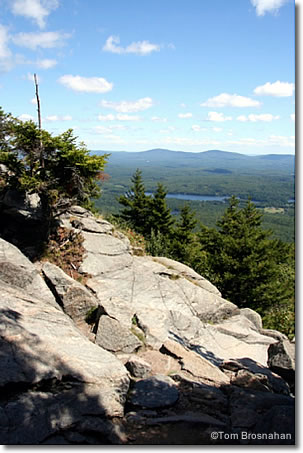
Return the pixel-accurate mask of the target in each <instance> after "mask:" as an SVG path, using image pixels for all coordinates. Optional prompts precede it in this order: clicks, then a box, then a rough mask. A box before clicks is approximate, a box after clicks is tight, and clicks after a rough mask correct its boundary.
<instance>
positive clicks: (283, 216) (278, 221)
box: [94, 149, 295, 242]
mask: <svg viewBox="0 0 303 453" xmlns="http://www.w3.org/2000/svg"><path fill="white" fill-rule="evenodd" d="M105 152H107V151H100V152H96V151H94V153H100V154H104V153H105ZM137 168H140V170H142V177H143V180H144V184H145V187H146V191H147V192H148V193H153V192H154V191H155V190H156V187H157V183H162V184H163V185H164V186H165V188H166V190H167V192H168V195H167V204H168V206H169V207H170V209H171V210H172V212H173V213H174V214H176V215H178V212H179V211H180V210H181V209H182V206H184V204H185V203H187V204H189V205H190V207H191V208H192V209H194V210H195V211H196V217H197V219H198V220H199V222H201V223H203V224H204V225H206V226H210V227H214V226H215V223H216V221H217V220H218V219H219V218H220V217H221V216H222V214H223V212H224V210H225V209H226V206H227V204H226V202H224V199H228V198H229V197H230V196H232V195H235V196H236V197H238V198H239V199H240V200H241V202H242V203H244V202H245V200H247V199H249V198H250V199H252V200H253V201H254V202H255V204H256V206H257V207H258V208H259V209H261V210H262V211H263V214H264V216H263V225H264V228H266V229H271V230H273V234H274V237H277V238H279V239H282V240H283V241H286V242H293V241H294V229H295V206H294V202H293V200H294V199H295V193H294V188H295V157H294V156H293V155H278V154H272V155H263V156H247V155H243V154H239V153H231V152H224V151H218V150H213V151H205V152H201V153H190V152H188V153H187V152H178V151H169V150H159V149H156V150H150V151H145V152H112V153H111V155H110V157H109V160H108V163H107V165H106V169H105V171H106V177H105V178H104V179H105V181H104V182H103V183H102V196H101V198H100V199H99V200H97V201H96V203H95V204H96V207H97V208H98V209H99V210H101V211H102V212H104V213H105V214H107V215H110V214H115V213H118V212H119V210H120V205H119V203H118V201H117V198H118V197H119V196H120V195H122V194H124V193H125V192H126V191H127V190H129V187H130V179H131V177H132V175H133V174H134V172H135V170H136V169H137ZM206 200H207V201H206Z"/></svg>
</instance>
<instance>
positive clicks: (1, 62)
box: [0, 24, 13, 71]
mask: <svg viewBox="0 0 303 453" xmlns="http://www.w3.org/2000/svg"><path fill="white" fill-rule="evenodd" d="M8 41H9V35H8V30H7V27H5V26H4V25H1V24H0V71H8V70H9V69H11V67H12V65H13V62H12V53H11V51H10V49H9V47H8Z"/></svg>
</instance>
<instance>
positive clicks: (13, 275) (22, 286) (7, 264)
mask: <svg viewBox="0 0 303 453" xmlns="http://www.w3.org/2000/svg"><path fill="white" fill-rule="evenodd" d="M0 282H2V283H3V284H6V285H8V286H9V287H11V288H16V289H17V290H21V291H22V292H23V293H24V294H27V295H28V296H33V297H37V298H43V300H44V301H46V302H48V303H49V304H51V305H52V306H54V307H56V308H57V309H59V310H60V307H59V305H58V304H57V302H56V299H55V297H54V296H53V294H52V293H51V291H50V290H49V288H48V286H47V285H46V283H45V281H44V280H43V278H42V277H41V275H40V274H39V272H38V271H37V269H36V268H35V266H34V265H33V264H32V263H31V262H30V260H29V259H27V258H26V257H25V256H24V255H23V253H21V252H20V250H19V249H18V248H17V247H15V246H14V245H13V244H10V243H9V242H7V241H5V240H4V239H1V238H0Z"/></svg>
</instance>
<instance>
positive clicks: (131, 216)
mask: <svg viewBox="0 0 303 453" xmlns="http://www.w3.org/2000/svg"><path fill="white" fill-rule="evenodd" d="M131 182H132V186H131V188H130V190H129V191H128V192H126V194H125V195H121V196H120V197H119V199H118V201H119V203H120V204H122V205H123V206H125V209H123V210H122V212H121V214H120V217H121V218H122V220H124V221H125V222H127V223H128V224H129V225H130V226H131V227H132V228H134V229H135V230H136V231H137V232H138V233H141V234H143V235H144V234H147V233H149V231H150V229H149V226H148V218H149V215H150V207H151V197H150V196H148V195H146V194H145V186H144V182H143V180H142V172H141V170H139V169H137V170H136V172H135V173H134V175H133V176H132V178H131Z"/></svg>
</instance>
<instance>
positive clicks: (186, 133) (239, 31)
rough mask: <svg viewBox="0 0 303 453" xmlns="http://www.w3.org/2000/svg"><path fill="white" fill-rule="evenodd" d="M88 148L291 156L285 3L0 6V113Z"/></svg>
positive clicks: (95, 1) (288, 3)
mask: <svg viewBox="0 0 303 453" xmlns="http://www.w3.org/2000/svg"><path fill="white" fill-rule="evenodd" d="M34 73H36V74H37V76H38V80H39V94H40V101H41V114H42V127H43V128H44V129H46V130H48V131H49V132H51V133H53V134H54V135H57V134H60V133H62V132H64V131H65V130H67V129H69V128H72V129H73V130H74V133H75V135H76V136H77V137H79V140H81V141H83V142H85V143H86V145H87V147H88V148H89V149H90V150H104V151H122V150H125V151H145V150H148V149H153V148H165V149H171V150H178V151H191V152H201V151H206V150H210V149H220V150H224V151H233V152H238V153H243V154H252V155H259V154H273V153H274V154H294V153H295V2H294V0H186V1H185V0H152V1H142V0H128V1H126V0H112V1H111V2H108V1H105V0H0V106H1V107H2V108H3V109H4V111H5V112H10V113H12V114H13V115H14V116H15V117H18V118H19V119H21V120H23V121H26V120H29V119H32V120H33V121H35V122H36V121H37V105H36V102H35V101H36V100H35V85H34V80H33V74H34Z"/></svg>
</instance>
